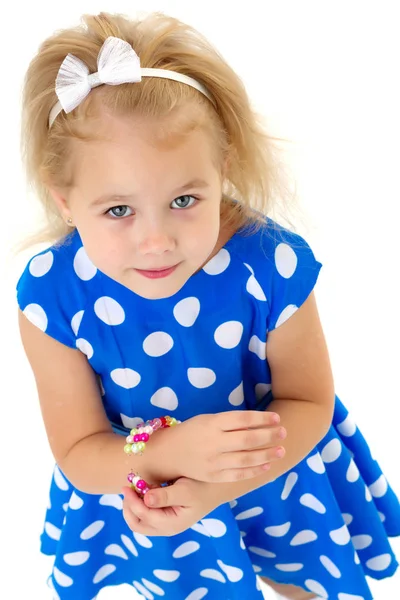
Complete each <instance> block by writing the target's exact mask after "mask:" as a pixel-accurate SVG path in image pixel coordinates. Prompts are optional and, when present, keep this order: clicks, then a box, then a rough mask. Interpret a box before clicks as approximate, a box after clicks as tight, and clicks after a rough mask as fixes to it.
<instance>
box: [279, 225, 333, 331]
mask: <svg viewBox="0 0 400 600" xmlns="http://www.w3.org/2000/svg"><path fill="white" fill-rule="evenodd" d="M270 243H271V242H270ZM271 250H272V257H271V258H272V275H271V279H270V285H269V293H268V296H267V300H268V304H269V314H268V319H267V330H268V331H271V330H273V329H276V328H278V327H279V326H280V325H282V324H283V323H284V322H285V321H287V319H289V318H290V317H291V316H292V315H293V314H294V313H295V312H296V311H297V309H298V308H300V306H301V305H302V304H303V303H304V302H305V301H306V300H307V298H308V296H309V295H310V294H311V292H312V291H313V289H314V287H315V284H316V282H317V279H318V275H319V272H320V270H321V267H322V263H320V262H319V261H318V260H317V259H316V257H315V256H314V253H313V251H312V250H311V248H310V246H309V245H308V243H307V242H306V240H305V239H304V238H302V237H301V236H300V235H298V234H296V233H293V232H291V231H289V230H287V229H284V228H282V229H279V232H278V233H274V234H273V243H272V247H271Z"/></svg>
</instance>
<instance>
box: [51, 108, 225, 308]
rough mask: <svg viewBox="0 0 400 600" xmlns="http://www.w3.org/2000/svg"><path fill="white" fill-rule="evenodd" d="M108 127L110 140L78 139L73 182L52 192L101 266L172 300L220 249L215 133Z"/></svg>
mask: <svg viewBox="0 0 400 600" xmlns="http://www.w3.org/2000/svg"><path fill="white" fill-rule="evenodd" d="M104 125H106V133H107V141H103V140H102V141H95V142H92V141H91V142H75V141H74V144H76V148H75V147H74V148H73V162H74V170H73V173H74V187H73V188H72V189H71V190H69V192H68V194H67V196H64V197H63V196H62V195H59V194H57V193H55V192H53V195H54V197H55V200H56V202H57V204H58V206H59V208H60V210H61V212H62V214H63V216H64V217H65V218H67V217H71V218H72V221H73V223H74V225H75V226H76V227H77V229H78V231H79V234H80V236H81V238H82V241H83V244H84V246H85V250H86V253H87V254H88V256H89V258H90V260H91V261H92V262H93V263H94V265H95V266H96V267H97V268H98V269H100V271H102V272H103V273H105V274H106V275H108V276H109V277H111V278H113V279H115V280H116V281H118V282H119V283H121V284H123V285H124V286H126V287H127V288H129V289H131V290H132V291H134V292H135V293H137V294H139V295H140V296H142V297H144V298H149V299H159V298H167V297H169V296H172V295H173V294H175V293H176V292H177V291H178V290H179V289H180V288H181V287H182V286H183V285H184V284H185V282H186V281H187V280H188V279H189V278H190V276H191V275H193V273H195V272H196V271H198V270H199V269H200V268H201V267H202V265H203V264H204V263H205V262H207V260H208V259H209V258H210V257H211V256H212V255H213V253H215V252H216V249H217V248H218V245H217V243H218V239H219V233H220V203H221V196H222V177H223V175H222V172H221V169H219V168H218V166H217V161H216V160H215V154H216V153H215V151H214V149H213V148H212V144H211V139H210V136H209V135H207V134H206V133H205V131H203V130H202V129H197V130H195V131H192V132H190V133H189V134H187V135H186V136H184V137H182V138H181V139H180V140H179V143H178V142H176V143H175V144H170V145H168V144H167V143H164V144H163V145H160V144H156V143H155V142H154V141H153V140H154V139H155V138H154V135H152V133H153V132H154V129H153V128H152V127H149V124H147V126H146V123H144V122H143V121H142V122H140V123H139V122H138V121H137V122H135V121H133V120H132V119H129V120H128V119H123V118H114V117H113V118H110V117H107V118H106V122H105V123H104ZM164 269H167V270H166V271H165V272H164V273H162V272H161V271H160V270H164ZM161 275H162V276H161Z"/></svg>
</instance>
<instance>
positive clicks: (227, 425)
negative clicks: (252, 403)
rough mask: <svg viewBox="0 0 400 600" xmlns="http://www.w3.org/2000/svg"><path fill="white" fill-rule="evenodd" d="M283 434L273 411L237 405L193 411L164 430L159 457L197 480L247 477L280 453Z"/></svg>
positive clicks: (254, 473) (259, 472)
mask: <svg viewBox="0 0 400 600" xmlns="http://www.w3.org/2000/svg"><path fill="white" fill-rule="evenodd" d="M285 437H286V430H285V429H284V428H283V427H280V426H279V416H278V415H277V414H276V413H272V412H268V411H255V410H243V411H241V410H240V411H229V412H223V413H217V414H207V415H198V416H196V417H192V418H191V419H188V420H187V421H184V422H183V423H181V424H179V425H178V426H176V427H172V428H171V429H169V430H168V436H166V437H165V440H164V441H165V442H166V444H165V455H164V461H163V462H164V464H173V465H174V467H176V469H177V472H178V473H179V475H180V476H184V477H187V478H191V479H196V480H198V481H204V482H209V483H226V482H234V481H240V480H244V479H251V478H253V477H257V476H258V475H261V474H263V473H265V471H266V470H268V468H269V466H270V465H269V463H270V462H271V461H275V460H278V459H279V458H282V457H283V456H284V454H285V451H284V449H283V448H282V446H278V445H279V444H280V443H281V442H282V440H283V439H284V438H285ZM279 449H281V450H282V451H283V453H282V454H281V455H277V451H278V450H279Z"/></svg>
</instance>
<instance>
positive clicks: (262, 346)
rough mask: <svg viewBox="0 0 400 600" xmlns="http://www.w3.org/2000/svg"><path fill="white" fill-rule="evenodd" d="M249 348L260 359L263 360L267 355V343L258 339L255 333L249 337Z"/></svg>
mask: <svg viewBox="0 0 400 600" xmlns="http://www.w3.org/2000/svg"><path fill="white" fill-rule="evenodd" d="M249 350H250V352H254V354H257V356H258V358H259V359H260V360H265V359H266V357H267V343H266V342H263V341H262V340H260V338H259V337H257V336H256V335H253V336H252V337H251V338H250V343H249Z"/></svg>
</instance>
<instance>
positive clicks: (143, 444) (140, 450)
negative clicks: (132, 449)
mask: <svg viewBox="0 0 400 600" xmlns="http://www.w3.org/2000/svg"><path fill="white" fill-rule="evenodd" d="M136 446H137V449H138V452H143V450H144V449H145V448H146V444H145V443H144V442H138V443H137V444H136Z"/></svg>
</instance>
